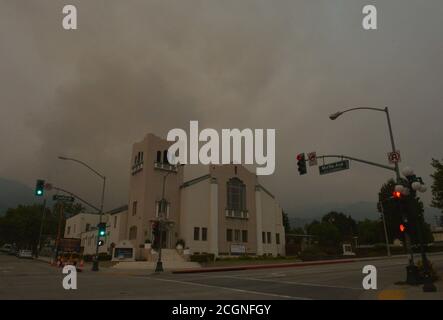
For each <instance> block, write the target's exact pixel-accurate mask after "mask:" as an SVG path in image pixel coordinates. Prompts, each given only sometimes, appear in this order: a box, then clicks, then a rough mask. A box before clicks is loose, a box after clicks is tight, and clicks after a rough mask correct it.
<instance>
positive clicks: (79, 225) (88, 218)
mask: <svg viewBox="0 0 443 320" xmlns="http://www.w3.org/2000/svg"><path fill="white" fill-rule="evenodd" d="M99 219H100V217H99V215H98V214H90V213H79V214H77V215H75V216H73V217H71V218H69V219H67V220H66V224H65V232H64V238H77V239H80V238H81V234H82V233H83V232H86V225H87V224H89V225H90V228H95V227H97V224H98V221H99ZM68 231H69V232H68Z"/></svg>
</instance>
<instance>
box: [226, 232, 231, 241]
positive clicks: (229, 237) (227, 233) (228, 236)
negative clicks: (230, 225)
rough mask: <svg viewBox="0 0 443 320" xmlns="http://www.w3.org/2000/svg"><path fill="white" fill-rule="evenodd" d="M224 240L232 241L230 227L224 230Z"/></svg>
mask: <svg viewBox="0 0 443 320" xmlns="http://www.w3.org/2000/svg"><path fill="white" fill-rule="evenodd" d="M226 241H229V242H231V241H232V229H227V230H226Z"/></svg>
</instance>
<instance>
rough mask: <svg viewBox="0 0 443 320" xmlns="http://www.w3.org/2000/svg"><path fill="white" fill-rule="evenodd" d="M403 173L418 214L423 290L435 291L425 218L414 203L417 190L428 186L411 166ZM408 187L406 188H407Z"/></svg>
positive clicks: (424, 189) (423, 189) (412, 205)
mask: <svg viewBox="0 0 443 320" xmlns="http://www.w3.org/2000/svg"><path fill="white" fill-rule="evenodd" d="M402 173H403V175H404V176H405V177H406V179H407V180H408V187H407V189H409V195H410V198H409V201H410V204H411V205H410V206H409V207H410V208H413V209H415V210H413V213H414V214H415V215H416V223H417V226H416V227H417V235H418V238H419V241H420V251H421V260H422V264H423V276H424V279H423V291H424V292H435V291H437V288H436V287H435V285H434V284H433V281H432V278H431V272H430V267H429V261H428V258H427V257H426V252H425V248H424V239H423V231H424V223H425V219H424V217H423V216H421V215H420V213H419V209H418V207H417V205H416V203H414V202H415V201H416V200H417V191H419V192H422V193H424V192H426V189H427V188H426V187H425V185H424V183H423V180H422V179H421V178H420V177H417V176H416V175H415V173H414V170H412V169H411V168H409V167H406V168H405V169H403V171H402ZM405 189H406V188H405Z"/></svg>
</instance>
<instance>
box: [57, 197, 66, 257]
mask: <svg viewBox="0 0 443 320" xmlns="http://www.w3.org/2000/svg"><path fill="white" fill-rule="evenodd" d="M56 205H57V207H58V211H59V218H58V227H57V239H56V242H55V260H57V256H58V250H59V244H60V238H61V228H62V222H63V214H64V205H63V202H61V201H60V202H57V204H56Z"/></svg>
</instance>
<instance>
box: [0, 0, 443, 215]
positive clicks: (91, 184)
mask: <svg viewBox="0 0 443 320" xmlns="http://www.w3.org/2000/svg"><path fill="white" fill-rule="evenodd" d="M64 2H66V1H56V0H38V1H16V0H0V104H1V109H0V147H1V157H0V176H1V177H4V178H9V179H14V180H18V181H21V182H23V183H25V184H27V185H29V186H31V187H33V185H34V183H35V179H37V178H44V179H46V180H48V181H51V182H53V183H54V184H56V185H59V186H62V187H64V188H66V189H69V190H72V191H74V192H75V193H77V194H79V195H81V196H83V197H84V198H87V199H88V200H90V201H92V202H95V203H97V202H98V200H99V196H100V180H99V179H97V177H95V176H93V175H92V174H91V173H90V172H88V171H87V170H86V169H85V168H82V167H80V166H78V165H76V164H74V163H67V162H62V161H60V160H57V156H58V155H65V156H71V157H75V158H78V159H81V160H83V161H85V162H87V163H89V164H90V165H91V166H93V167H94V168H96V169H97V170H99V171H101V172H102V173H103V174H105V175H106V176H107V178H108V188H107V193H106V205H105V207H106V208H107V209H111V208H112V207H115V206H117V205H120V204H124V203H126V202H127V199H128V180H129V167H130V156H131V146H132V143H134V142H136V141H139V140H141V139H142V138H143V137H144V135H145V134H146V133H148V132H152V133H155V134H157V135H159V136H163V137H165V136H166V134H167V132H168V131H169V130H170V129H173V128H183V129H185V130H188V129H189V121H190V120H198V121H199V122H200V127H201V128H205V127H212V128H216V129H222V128H264V129H266V128H273V129H276V170H275V173H274V175H272V176H269V177H261V178H260V179H261V180H262V183H263V184H264V185H265V186H266V187H267V188H268V189H269V190H271V191H272V192H273V193H274V194H275V195H276V197H277V199H278V200H279V202H280V203H281V205H282V207H283V208H284V209H285V210H286V211H288V212H291V213H293V214H295V215H296V214H298V213H301V212H303V209H304V208H306V207H309V206H312V205H316V204H325V203H349V202H358V201H374V202H375V201H376V199H377V193H378V190H379V188H380V186H381V184H382V183H384V182H385V181H386V180H387V179H388V178H391V177H393V173H392V172H389V171H385V170H383V169H378V168H373V167H368V166H365V165H361V164H358V163H355V162H352V163H351V169H350V170H348V171H346V172H341V173H336V174H333V175H328V176H319V174H318V169H317V168H315V167H313V168H308V170H309V174H308V175H306V176H303V177H300V176H299V175H298V172H297V166H296V160H295V156H296V154H297V153H300V152H310V151H316V152H317V154H331V153H332V154H346V155H350V156H355V157H360V158H364V159H369V160H372V161H376V162H380V163H385V164H387V152H388V151H389V150H390V144H389V139H388V131H387V125H386V119H385V117H384V114H383V113H377V112H368V111H360V112H353V113H349V114H346V115H344V116H342V117H341V118H339V119H338V120H336V121H331V120H329V118H328V115H329V114H331V113H333V112H335V111H337V110H342V109H345V108H346V107H357V106H358V107H385V106H389V108H390V112H391V117H392V124H393V129H394V135H395V138H396V143H397V146H398V149H400V150H401V153H402V158H403V162H402V163H401V167H403V166H405V165H410V166H412V167H413V168H414V169H415V171H416V172H417V173H418V174H420V175H421V176H423V178H424V180H425V182H427V183H428V184H430V183H431V179H430V177H429V175H430V174H431V172H432V168H431V167H430V161H431V159H432V158H433V157H434V158H443V151H442V146H443V144H442V138H443V126H442V125H441V121H442V119H443V108H442V105H443V104H442V102H443V101H442V100H443V99H442V87H443V85H442V84H443V81H442V71H443V68H442V67H443V66H442V59H441V57H443V43H442V41H441V32H442V30H443V20H442V19H441V17H442V16H443V2H442V1H441V0H424V1H416V0H390V1H387V0H386V1H370V0H365V1H357V0H315V1H311V0H291V1H284V0H273V1H270V0H242V1H237V0H223V1H221V0H217V1H215V0H205V1H203V0H168V1H166V0H143V1H141V0H139V1H136V0H128V1H118V0H106V1H105V0H95V1H84V0H77V1H69V2H66V3H64ZM65 4H74V5H76V7H77V9H78V26H79V29H78V30H75V31H65V30H63V29H62V24H61V21H62V7H63V5H65ZM366 4H375V5H376V6H377V9H378V23H379V25H378V27H379V29H378V30H377V31H365V30H363V29H362V26H361V22H362V19H363V15H362V8H363V6H364V5H366ZM424 199H425V201H426V203H428V202H429V200H430V195H429V192H428V194H427V195H425V196H424Z"/></svg>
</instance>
